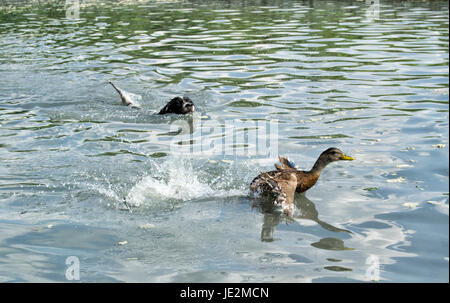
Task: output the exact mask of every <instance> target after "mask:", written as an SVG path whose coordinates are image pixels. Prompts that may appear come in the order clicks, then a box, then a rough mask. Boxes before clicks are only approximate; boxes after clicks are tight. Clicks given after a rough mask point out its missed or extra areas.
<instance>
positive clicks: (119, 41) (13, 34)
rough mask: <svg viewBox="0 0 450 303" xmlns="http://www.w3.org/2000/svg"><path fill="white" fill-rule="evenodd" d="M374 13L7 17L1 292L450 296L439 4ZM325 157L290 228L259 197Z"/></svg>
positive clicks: (349, 9) (126, 9) (229, 11)
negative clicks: (130, 102)
mask: <svg viewBox="0 0 450 303" xmlns="http://www.w3.org/2000/svg"><path fill="white" fill-rule="evenodd" d="M5 3H6V4H5ZM380 5H381V6H380V12H379V15H378V18H371V17H370V16H368V10H367V9H368V7H367V6H366V4H365V2H364V1H356V2H355V1H275V0H269V1H226V2H224V1H208V2H204V1H180V2H170V1H169V2H159V1H148V2H141V1H139V2H132V1H126V2H119V3H117V2H116V1H82V5H81V6H80V12H79V13H80V14H79V16H80V19H79V20H72V19H67V18H65V16H66V9H67V7H66V5H65V1H41V2H40V3H37V2H34V3H31V4H30V3H29V2H27V1H20V2H19V1H1V2H0V82H1V85H0V163H2V164H1V165H0V228H1V230H2V231H4V232H2V233H1V234H0V262H1V263H2V272H1V273H0V280H1V281H33V282H49V281H50V282H52V281H66V280H65V276H64V271H65V269H66V264H65V260H66V258H67V257H68V256H78V257H79V258H80V261H81V264H82V268H83V269H84V270H83V272H82V274H81V281H83V282H89V281H105V282H106V281H108V282H113V281H129V282H311V281H312V282H321V281H322V282H323V281H327V282H338V281H372V280H374V279H373V278H372V277H367V276H366V273H367V270H368V268H369V266H370V264H368V263H367V262H368V260H370V257H371V256H376V257H377V258H378V261H379V263H380V268H381V272H380V275H381V276H380V279H375V280H377V281H380V282H384V281H389V282H391V281H392V282H448V191H449V190H448V145H449V143H448V2H447V1H382V0H380ZM108 81H113V82H114V83H117V85H119V86H120V87H121V88H123V89H124V90H126V91H127V92H130V93H133V94H135V95H136V96H135V97H136V98H138V96H140V97H141V98H140V99H139V103H140V104H141V106H142V108H143V109H142V110H141V111H137V110H132V109H129V108H126V107H123V106H121V105H120V98H119V97H118V95H117V93H116V92H115V91H114V90H113V89H112V88H111V86H110V85H109V84H108ZM177 95H185V96H188V97H190V98H191V99H192V100H193V101H194V103H195V108H196V113H195V114H194V116H193V117H191V118H186V117H184V118H180V117H176V116H164V117H161V116H158V115H155V112H157V111H159V109H161V108H162V107H163V106H164V105H165V104H166V103H167V102H168V101H169V100H170V99H171V98H173V97H174V96H177ZM273 121H278V122H277V134H278V137H277V140H276V145H270V146H269V145H267V146H268V147H270V148H275V147H276V149H277V150H276V152H277V153H276V154H274V155H272V156H273V157H272V158H268V156H267V155H266V154H258V155H253V154H250V155H249V154H245V151H246V150H249V149H251V148H252V147H254V143H252V142H247V141H245V140H246V139H247V138H250V137H251V135H252V134H254V133H255V132H256V131H267V133H269V132H268V129H267V128H265V127H266V126H267V125H268V124H269V123H270V122H273ZM230 122H236V124H230ZM237 122H242V123H243V124H240V125H239V124H237ZM230 125H233V126H234V125H235V128H236V134H237V135H240V136H242V138H244V142H234V141H233V142H227V141H226V139H227V138H228V136H229V133H227V130H228V129H227V128H226V127H228V126H230ZM214 127H215V129H214ZM212 128H213V129H212ZM261 136H262V135H260V137H261ZM260 137H259V138H260ZM219 143H222V146H226V147H227V148H228V151H231V153H230V154H225V153H224V152H223V150H220V149H217V150H216V149H215V148H217V147H218V146H220V144H219ZM173 146H178V147H184V146H188V147H192V150H195V148H197V147H198V146H201V147H203V149H198V150H199V151H200V152H198V153H196V154H193V153H191V150H188V151H186V150H184V151H183V150H182V149H174V147H173ZM332 146H333V147H338V148H340V149H341V150H343V151H344V152H345V153H346V154H348V155H351V156H353V157H355V158H356V160H355V161H352V162H337V163H331V164H330V165H328V166H327V167H326V168H325V169H324V170H323V171H322V174H321V176H320V179H319V181H318V182H317V184H316V185H315V186H314V187H313V188H311V189H310V190H309V191H308V192H307V193H306V196H302V195H297V196H296V199H295V204H296V211H295V212H294V216H293V217H292V218H288V219H287V218H285V217H283V216H281V215H280V213H279V212H277V211H276V210H274V209H273V208H272V207H268V206H267V205H258V204H254V201H253V200H252V199H250V198H249V197H248V195H247V194H248V185H249V183H250V182H251V180H253V178H254V177H255V176H257V175H258V174H259V173H260V172H262V171H267V170H272V169H274V167H273V164H274V163H276V162H277V161H278V159H277V157H276V156H277V155H278V154H280V155H283V156H287V157H289V159H290V160H292V161H293V162H295V163H296V164H297V165H298V167H301V168H303V169H310V168H311V167H312V166H313V164H314V162H315V161H316V159H317V157H318V156H319V155H320V153H321V152H322V151H323V150H325V149H327V148H329V147H332ZM241 152H243V153H241ZM124 201H125V202H124ZM430 201H431V202H430ZM269 206H271V205H269ZM411 206H414V207H411ZM142 226H147V227H146V228H142ZM117 243H126V245H118V244H117ZM336 262H338V263H336ZM43 268H44V269H45V270H42V269H43Z"/></svg>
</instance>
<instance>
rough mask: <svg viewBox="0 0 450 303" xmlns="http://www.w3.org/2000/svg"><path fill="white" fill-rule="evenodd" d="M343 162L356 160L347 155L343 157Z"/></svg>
mask: <svg viewBox="0 0 450 303" xmlns="http://www.w3.org/2000/svg"><path fill="white" fill-rule="evenodd" d="M341 160H355V158H353V157H350V156H347V155H342V157H341Z"/></svg>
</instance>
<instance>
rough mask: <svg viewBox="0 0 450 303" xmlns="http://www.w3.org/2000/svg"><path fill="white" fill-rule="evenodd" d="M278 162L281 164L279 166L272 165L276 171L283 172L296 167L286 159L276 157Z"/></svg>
mask: <svg viewBox="0 0 450 303" xmlns="http://www.w3.org/2000/svg"><path fill="white" fill-rule="evenodd" d="M278 160H279V161H280V163H281V165H280V164H274V165H275V168H276V169H277V170H280V171H281V170H284V169H297V168H296V167H295V164H294V162H292V161H290V160H289V159H288V158H286V157H281V156H278Z"/></svg>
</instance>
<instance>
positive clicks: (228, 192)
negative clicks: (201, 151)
mask: <svg viewBox="0 0 450 303" xmlns="http://www.w3.org/2000/svg"><path fill="white" fill-rule="evenodd" d="M180 162H183V164H180ZM201 169H202V168H194V167H193V166H192V164H191V163H188V162H186V161H179V159H178V161H165V162H164V163H163V164H161V165H160V166H159V167H156V169H155V172H154V173H152V175H148V176H145V177H143V178H142V179H141V180H140V181H139V182H138V183H137V184H136V185H134V186H133V188H131V190H130V192H129V193H128V196H127V198H126V200H127V202H128V203H129V204H131V205H133V206H135V207H136V206H140V205H149V204H156V203H158V202H159V203H161V202H163V203H164V202H168V201H189V200H197V199H203V198H211V197H216V198H226V197H232V196H243V195H246V193H247V192H246V190H245V189H244V188H238V186H234V187H232V188H225V187H227V185H226V184H229V182H228V181H229V178H230V177H231V178H232V174H230V171H229V170H228V171H225V172H222V174H221V175H220V176H218V177H217V178H216V179H214V178H211V176H209V178H208V180H211V179H214V180H216V181H218V182H217V183H218V184H216V185H214V184H213V183H214V180H212V181H210V182H211V183H212V184H209V182H205V181H202V180H201V179H200V177H199V171H200V170H201ZM222 180H227V182H221V181H222ZM224 184H225V185H224ZM228 187H229V186H228Z"/></svg>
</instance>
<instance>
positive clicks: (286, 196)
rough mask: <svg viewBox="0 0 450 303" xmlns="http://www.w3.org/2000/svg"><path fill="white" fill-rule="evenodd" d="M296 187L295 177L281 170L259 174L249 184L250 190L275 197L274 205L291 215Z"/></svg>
mask: <svg viewBox="0 0 450 303" xmlns="http://www.w3.org/2000/svg"><path fill="white" fill-rule="evenodd" d="M296 187H297V176H296V175H295V173H294V172H292V171H286V170H283V171H271V172H267V173H262V174H260V175H259V176H258V177H256V178H255V179H254V180H253V182H252V183H251V185H250V190H251V191H253V192H259V193H261V194H270V193H272V194H274V195H275V197H276V199H275V201H274V203H275V204H279V205H281V207H282V208H283V210H286V212H287V213H291V211H290V209H291V208H292V207H293V205H294V195H295V189H296ZM285 208H286V209H285Z"/></svg>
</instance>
